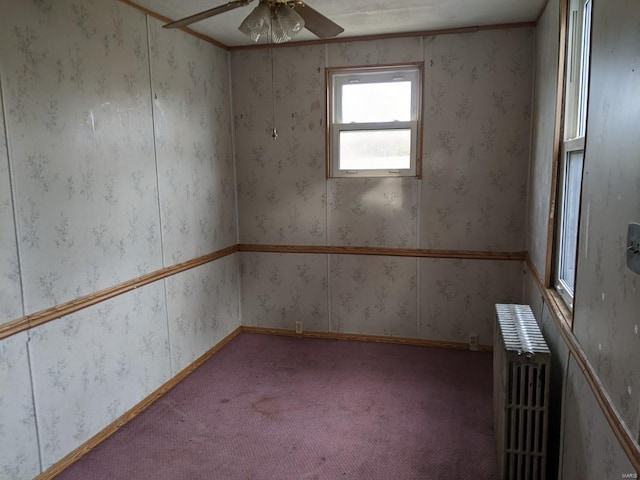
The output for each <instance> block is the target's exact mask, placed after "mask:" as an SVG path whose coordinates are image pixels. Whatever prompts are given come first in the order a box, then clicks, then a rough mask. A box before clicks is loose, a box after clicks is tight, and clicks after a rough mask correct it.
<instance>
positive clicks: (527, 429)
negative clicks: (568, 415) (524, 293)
mask: <svg viewBox="0 0 640 480" xmlns="http://www.w3.org/2000/svg"><path fill="white" fill-rule="evenodd" d="M493 351H494V357H493V369H494V402H495V405H494V424H495V425H494V426H495V436H496V449H497V455H498V478H499V479H502V480H545V477H546V448H547V433H546V432H547V408H548V401H549V381H550V378H549V375H550V361H551V358H550V352H549V348H548V347H547V344H546V342H545V340H544V337H543V336H542V333H541V332H540V328H539V327H538V324H537V322H536V319H535V317H534V315H533V312H532V311H531V308H530V307H529V306H528V305H505V304H499V305H496V325H495V330H494V350H493Z"/></svg>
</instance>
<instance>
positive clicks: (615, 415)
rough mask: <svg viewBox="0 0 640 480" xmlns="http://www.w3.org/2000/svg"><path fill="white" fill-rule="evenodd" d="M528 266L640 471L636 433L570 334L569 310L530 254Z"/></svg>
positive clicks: (590, 383) (571, 333) (597, 398)
mask: <svg viewBox="0 0 640 480" xmlns="http://www.w3.org/2000/svg"><path fill="white" fill-rule="evenodd" d="M526 265H527V268H528V270H529V273H531V276H532V277H533V278H534V280H535V282H536V284H537V286H538V290H539V291H540V293H541V294H542V296H543V298H544V301H545V303H546V304H547V305H548V306H549V311H550V313H551V318H553V321H554V323H555V324H556V327H557V329H558V331H559V332H560V334H561V336H562V339H563V340H564V343H565V344H566V345H567V347H568V348H569V351H570V352H571V356H572V357H573V359H574V360H575V361H576V363H577V364H578V367H579V368H580V371H581V372H582V373H583V375H584V376H585V378H586V380H587V383H588V384H589V387H590V388H591V391H592V392H593V395H594V396H595V398H596V401H597V402H598V405H599V406H600V409H601V410H602V413H603V414H604V416H605V418H606V419H607V423H608V424H609V426H610V427H611V429H612V430H613V433H614V435H615V436H616V438H617V439H618V441H619V442H620V446H621V447H622V449H623V450H624V452H625V453H626V454H627V457H629V461H630V462H631V465H633V468H635V469H636V471H638V472H640V445H639V444H638V442H637V441H636V440H635V438H634V436H633V433H631V430H630V429H629V427H628V426H627V425H626V423H625V421H624V419H623V418H622V415H620V412H619V410H618V407H616V405H615V403H614V402H613V400H612V398H611V396H610V395H609V392H608V391H607V389H606V387H605V386H604V384H603V383H602V380H600V377H599V375H598V373H597V372H596V370H595V368H594V366H593V365H592V364H591V362H590V361H589V358H588V357H587V354H586V353H585V351H584V349H583V348H582V345H580V342H579V340H578V338H577V337H576V336H575V334H574V333H573V332H572V331H571V323H570V320H569V319H568V318H567V311H568V309H567V308H566V307H565V306H564V303H563V302H562V300H561V299H559V298H558V296H557V295H556V294H555V291H554V290H553V289H551V288H547V287H546V286H545V284H544V280H543V279H542V277H541V276H540V273H539V272H538V269H537V268H536V266H535V264H534V263H533V260H532V259H531V257H530V256H529V255H528V254H527V260H526Z"/></svg>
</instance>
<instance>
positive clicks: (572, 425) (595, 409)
mask: <svg viewBox="0 0 640 480" xmlns="http://www.w3.org/2000/svg"><path fill="white" fill-rule="evenodd" d="M566 396H567V400H566V401H567V407H566V408H565V409H564V415H565V427H564V428H565V431H564V443H563V461H562V471H561V474H560V477H559V478H567V479H573V478H576V479H577V478H579V479H580V480H601V479H604V478H606V479H618V478H636V476H637V474H638V473H640V472H636V471H635V470H634V469H633V467H632V466H631V464H630V463H629V459H628V458H627V456H626V454H625V453H624V450H623V449H622V447H621V445H620V443H619V442H618V439H617V438H616V437H615V436H614V434H613V432H612V431H611V428H610V427H609V424H608V423H607V420H606V418H605V417H604V414H603V413H602V410H600V407H599V406H598V404H597V403H596V400H595V398H594V396H593V392H592V391H591V389H590V387H589V385H588V384H587V381H586V378H585V377H584V375H583V374H582V372H581V371H580V368H579V366H578V365H576V362H575V361H574V360H573V359H571V360H570V362H569V370H568V375H567V388H566Z"/></svg>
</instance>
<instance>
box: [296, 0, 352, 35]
mask: <svg viewBox="0 0 640 480" xmlns="http://www.w3.org/2000/svg"><path fill="white" fill-rule="evenodd" d="M287 4H288V5H291V6H292V7H293V8H294V9H295V11H296V13H298V14H299V15H300V16H301V17H302V18H303V19H304V26H305V28H306V29H307V30H309V31H310V32H311V33H315V34H316V35H317V36H318V37H320V38H331V37H335V36H336V35H340V34H341V33H342V32H344V28H342V27H341V26H340V25H338V24H337V23H334V22H332V21H331V20H329V19H328V18H327V17H325V16H324V15H322V14H321V13H320V12H318V11H317V10H314V9H313V8H311V7H310V6H309V5H307V4H306V3H304V2H302V1H300V0H293V1H291V2H287Z"/></svg>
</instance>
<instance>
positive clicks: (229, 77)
mask: <svg viewBox="0 0 640 480" xmlns="http://www.w3.org/2000/svg"><path fill="white" fill-rule="evenodd" d="M226 56H227V81H228V82H229V116H230V117H231V161H232V164H233V202H234V209H235V212H236V242H237V243H236V244H239V243H240V199H239V195H238V159H237V151H236V122H235V113H234V110H233V74H232V73H233V72H232V71H231V52H230V51H229V50H227V53H226ZM236 254H237V255H235V259H236V262H235V266H236V269H237V272H238V280H237V282H236V291H237V292H238V318H237V319H236V321H237V323H238V326H242V275H241V265H242V257H241V256H240V252H236Z"/></svg>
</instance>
